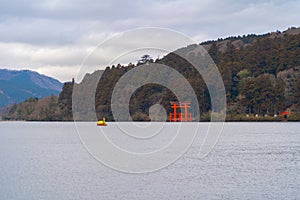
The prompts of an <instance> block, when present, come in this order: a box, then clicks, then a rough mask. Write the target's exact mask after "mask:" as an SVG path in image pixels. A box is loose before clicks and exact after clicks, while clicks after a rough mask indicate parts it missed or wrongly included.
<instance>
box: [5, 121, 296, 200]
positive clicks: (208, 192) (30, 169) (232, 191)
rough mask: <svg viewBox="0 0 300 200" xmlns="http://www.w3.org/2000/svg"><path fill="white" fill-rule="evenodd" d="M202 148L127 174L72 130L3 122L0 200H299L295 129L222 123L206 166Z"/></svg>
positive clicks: (54, 125) (279, 125)
mask: <svg viewBox="0 0 300 200" xmlns="http://www.w3.org/2000/svg"><path fill="white" fill-rule="evenodd" d="M166 126H174V125H173V124H167V125H166ZM203 126H204V129H205V126H206V128H207V126H208V125H207V124H205V123H204V124H203ZM103 128H104V127H103ZM105 128H106V129H107V130H109V132H111V133H112V134H113V133H114V132H118V131H119V129H118V128H116V126H114V125H113V124H112V123H110V124H109V126H108V127H105ZM201 130H203V129H200V131H201ZM115 139H116V138H115ZM116 140H118V139H116ZM160 141H164V140H160ZM124 145H125V147H126V144H124ZM200 145H201V144H197V143H195V144H193V145H192V146H191V148H190V149H189V150H188V151H187V152H186V153H185V154H184V155H183V156H182V157H181V158H180V159H178V160H177V161H176V162H175V163H173V164H171V165H169V166H168V167H166V168H163V169H161V170H159V171H155V172H151V173H144V174H130V173H122V172H118V171H115V170H113V169H111V168H109V167H106V166H104V165H103V164H101V163H100V162H98V161H97V160H95V159H94V158H93V156H91V155H90V154H89V153H88V152H87V150H86V149H85V147H84V146H83V145H82V143H81V141H80V139H79V136H78V134H77V132H76V128H75V126H74V123H39V122H32V123H29V122H0V199H1V200H2V199H3V200H10V199H11V200H18V199H28V200H33V199H43V200H48V199H49V200H54V199H59V200H69V199H70V200H74V199H78V200H79V199H80V200H82V199H87V200H92V199H100V200H102V199H103V200H109V199H122V200H123V199H133V200H144V199H145V200H154V199H172V200H173V199H174V200H175V199H197V200H198V199H300V123H225V126H224V129H223V133H222V135H221V137H220V139H219V141H218V143H217V145H216V146H215V148H214V149H213V151H212V152H211V153H210V154H209V155H208V156H207V157H205V158H204V159H201V158H199V157H198V154H197V152H198V150H199V148H200ZM129 146H131V147H132V146H133V145H127V147H129ZM125 147H124V148H125ZM133 149H134V148H133ZM135 150H137V149H135Z"/></svg>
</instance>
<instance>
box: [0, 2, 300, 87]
mask: <svg viewBox="0 0 300 200" xmlns="http://www.w3.org/2000/svg"><path fill="white" fill-rule="evenodd" d="M299 8H300V1H299V0H268V1H267V0H241V1H236V0H174V1H173V0H153V1H142V0H137V1H121V0H110V1H103V0H26V1H25V0H10V1H5V0H0V68H8V69H31V70H35V71H38V72H40V73H43V74H46V75H49V76H53V77H55V78H57V79H59V80H60V81H68V80H71V78H72V77H76V74H77V71H78V70H79V68H80V66H81V63H82V61H83V60H84V59H85V58H86V56H87V55H89V53H90V52H91V51H92V50H93V49H94V48H95V47H96V46H97V45H98V44H99V43H101V42H103V41H104V40H106V39H108V38H110V37H112V36H114V35H116V34H117V33H121V32H124V31H128V30H131V29H136V28H140V27H161V28H167V29H172V30H175V31H178V32H181V33H183V34H185V35H187V36H189V37H191V38H192V39H193V40H194V41H196V42H202V41H205V40H209V39H217V38H221V37H227V36H232V35H243V34H248V33H256V34H260V33H266V32H270V31H276V30H281V31H283V30H285V29H287V28H288V27H291V26H296V27H298V26H300V12H299ZM106 54H108V52H103V55H102V56H104V57H105V56H106ZM104 64H105V62H101V61H100V60H99V68H101V67H106V66H104Z"/></svg>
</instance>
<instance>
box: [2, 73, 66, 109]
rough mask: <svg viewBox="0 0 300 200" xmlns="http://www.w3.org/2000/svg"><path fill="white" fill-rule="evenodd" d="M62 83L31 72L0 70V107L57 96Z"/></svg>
mask: <svg viewBox="0 0 300 200" xmlns="http://www.w3.org/2000/svg"><path fill="white" fill-rule="evenodd" d="M62 85H63V83H61V82H59V81H58V80H56V79H54V78H52V77H49V76H46V75H42V74H39V73H38V72H35V71H31V70H9V69H0V107H3V106H7V105H9V104H14V103H19V102H22V101H24V100H26V99H28V98H31V97H34V98H43V97H47V96H50V95H58V94H59V93H60V92H61V89H62Z"/></svg>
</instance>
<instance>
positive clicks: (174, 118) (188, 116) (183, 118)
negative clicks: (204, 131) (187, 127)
mask: <svg viewBox="0 0 300 200" xmlns="http://www.w3.org/2000/svg"><path fill="white" fill-rule="evenodd" d="M170 104H171V107H172V108H173V113H172V112H171V113H170V122H188V121H190V122H191V121H192V120H193V116H192V113H190V112H188V110H189V108H190V107H191V106H190V104H191V102H180V103H179V102H170ZM181 108H183V109H184V114H183V113H182V112H181V110H180V111H179V112H177V109H181Z"/></svg>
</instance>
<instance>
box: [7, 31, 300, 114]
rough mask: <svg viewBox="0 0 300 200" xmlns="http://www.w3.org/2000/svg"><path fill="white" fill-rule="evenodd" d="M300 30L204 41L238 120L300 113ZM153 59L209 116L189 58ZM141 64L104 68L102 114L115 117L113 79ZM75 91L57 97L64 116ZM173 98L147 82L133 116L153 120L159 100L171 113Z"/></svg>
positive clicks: (133, 99) (65, 90) (132, 104)
mask: <svg viewBox="0 0 300 200" xmlns="http://www.w3.org/2000/svg"><path fill="white" fill-rule="evenodd" d="M299 33H300V29H298V28H291V29H289V30H287V31H284V32H279V31H277V32H274V33H268V34H264V35H259V36H257V35H248V36H238V37H230V38H226V39H218V40H216V41H208V42H204V43H202V44H201V45H203V46H204V47H205V48H206V49H207V50H208V52H209V54H210V56H211V57H212V58H213V60H214V62H215V63H216V65H217V67H218V68H219V70H220V72H221V75H222V78H223V81H224V85H225V88H226V97H227V105H228V106H227V114H228V119H229V120H239V119H241V117H240V116H246V114H248V115H254V114H255V115H256V114H257V115H259V116H274V114H277V115H278V114H280V113H281V112H282V111H284V110H286V109H287V108H289V109H291V110H292V113H293V116H292V117H293V119H299V112H300V106H299V105H300V56H299V55H300V34H299ZM197 46H198V45H197V44H195V45H190V46H188V47H185V48H182V49H180V51H191V50H193V49H194V48H197ZM141 56H142V55H141ZM149 62H155V63H161V64H165V65H167V66H170V67H172V68H174V69H176V70H177V71H178V72H180V73H181V74H182V75H183V76H184V77H185V78H186V79H187V80H188V81H189V83H190V84H191V86H192V87H193V88H194V90H195V93H196V95H197V98H198V101H199V109H200V111H201V113H202V115H201V119H202V120H207V119H208V117H209V113H210V111H211V103H210V95H209V91H208V89H207V87H206V84H205V83H204V81H203V79H202V77H201V76H200V74H198V73H197V71H196V70H195V69H194V68H193V67H192V66H191V64H190V63H188V62H187V61H186V60H184V59H182V58H181V57H179V56H178V55H177V54H176V53H170V54H168V55H166V56H165V57H163V58H162V59H157V60H155V61H153V60H149ZM140 64H142V63H138V64H136V65H134V64H130V65H128V66H122V65H117V66H111V67H107V68H106V69H105V71H104V72H103V74H102V77H101V79H100V81H99V83H98V86H97V90H96V91H97V92H96V95H95V102H96V105H95V109H96V112H97V115H98V117H99V118H101V117H106V118H107V119H108V120H113V116H112V113H111V106H110V105H111V101H110V100H111V94H112V91H113V88H114V85H115V84H116V83H117V81H118V80H119V78H120V77H121V76H122V75H124V74H125V73H126V72H127V71H129V70H130V69H132V68H135V67H137V66H138V65H140ZM96 73H99V72H95V74H94V75H96ZM92 75H93V74H92ZM88 77H89V76H86V77H85V80H83V82H87V81H88V80H87V79H88ZM81 84H82V83H81ZM71 94H72V87H71V85H69V86H68V87H67V86H66V85H65V86H64V88H63V91H62V92H61V94H60V98H61V101H60V102H59V103H58V105H59V108H60V110H63V111H64V112H63V113H64V114H63V116H64V119H70V118H72V116H71V114H72V112H71V108H72V107H71V102H72V95H71ZM174 100H176V97H175V96H174V94H173V93H172V92H171V91H170V90H168V89H167V88H165V87H163V86H159V85H153V84H148V85H145V86H143V87H141V88H139V89H138V90H137V91H136V92H135V93H134V95H133V96H132V97H131V100H130V112H131V115H132V118H133V119H134V120H149V117H148V115H149V108H150V107H151V106H152V105H154V104H156V103H160V104H161V105H162V106H163V107H164V108H165V109H166V111H167V114H168V112H169V111H170V105H169V102H170V101H174ZM12 113H13V112H12ZM60 119H61V118H60ZM241 120H242V119H241Z"/></svg>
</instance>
